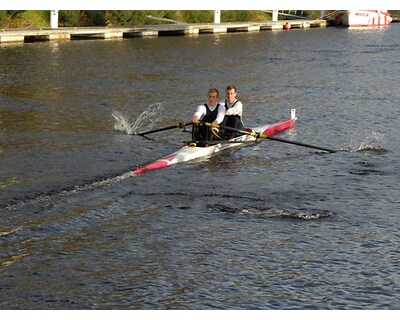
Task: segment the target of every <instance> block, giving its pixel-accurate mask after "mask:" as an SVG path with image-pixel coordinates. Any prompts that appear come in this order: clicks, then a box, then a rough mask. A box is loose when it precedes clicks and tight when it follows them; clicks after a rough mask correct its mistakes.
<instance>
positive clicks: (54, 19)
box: [50, 10, 58, 29]
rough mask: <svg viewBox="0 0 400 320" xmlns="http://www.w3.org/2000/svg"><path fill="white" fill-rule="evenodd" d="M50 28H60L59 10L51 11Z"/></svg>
mask: <svg viewBox="0 0 400 320" xmlns="http://www.w3.org/2000/svg"><path fill="white" fill-rule="evenodd" d="M50 28H52V29H57V28H58V10H50Z"/></svg>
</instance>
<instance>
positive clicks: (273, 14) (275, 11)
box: [272, 10, 278, 22]
mask: <svg viewBox="0 0 400 320" xmlns="http://www.w3.org/2000/svg"><path fill="white" fill-rule="evenodd" d="M272 21H273V22H276V21H278V10H272Z"/></svg>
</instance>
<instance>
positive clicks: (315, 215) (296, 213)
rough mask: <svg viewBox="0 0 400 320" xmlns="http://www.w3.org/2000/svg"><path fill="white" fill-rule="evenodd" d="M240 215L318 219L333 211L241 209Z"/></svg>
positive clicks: (329, 215)
mask: <svg viewBox="0 0 400 320" xmlns="http://www.w3.org/2000/svg"><path fill="white" fill-rule="evenodd" d="M239 214H241V215H252V216H258V217H263V218H283V219H284V218H289V219H300V220H318V219H321V218H328V217H331V216H333V215H334V213H333V212H331V211H328V210H320V209H298V210H297V209H266V210H249V209H243V210H241V211H240V212H239Z"/></svg>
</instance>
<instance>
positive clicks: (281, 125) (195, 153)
mask: <svg viewBox="0 0 400 320" xmlns="http://www.w3.org/2000/svg"><path fill="white" fill-rule="evenodd" d="M296 119H297V118H296V111H295V109H292V113H291V118H290V119H289V120H286V121H282V122H278V123H274V124H268V125H265V126H262V127H256V128H253V129H252V130H253V131H255V132H259V133H262V134H264V135H267V136H272V135H274V134H277V133H280V132H282V131H285V130H287V129H290V128H292V127H293V126H294V123H295V121H296ZM249 130H250V129H249ZM250 132H251V130H250ZM256 140H257V139H256V138H255V137H254V136H252V135H247V134H244V135H242V136H239V137H236V138H233V139H230V140H229V141H222V142H221V143H217V144H214V145H209V146H207V147H196V146H192V145H185V146H183V147H182V148H180V149H179V150H178V151H176V152H174V153H171V154H170V155H168V156H166V157H164V158H161V159H158V160H156V161H154V162H151V163H149V164H147V165H145V166H143V167H139V168H137V169H136V170H133V171H132V174H133V175H138V174H141V173H143V172H145V171H150V170H155V169H161V168H164V167H167V166H170V165H174V164H177V163H180V162H186V161H191V160H194V159H201V158H203V159H206V158H210V157H212V156H213V155H214V154H215V153H217V152H220V151H221V150H224V149H228V148H235V147H236V148H237V147H241V146H243V145H244V143H245V142H251V141H256ZM242 141H243V143H241V142H242Z"/></svg>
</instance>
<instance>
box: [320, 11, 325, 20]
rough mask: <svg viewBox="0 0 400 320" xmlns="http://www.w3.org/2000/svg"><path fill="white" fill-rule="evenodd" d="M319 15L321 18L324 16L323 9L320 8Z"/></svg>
mask: <svg viewBox="0 0 400 320" xmlns="http://www.w3.org/2000/svg"><path fill="white" fill-rule="evenodd" d="M320 17H321V18H323V17H325V10H321V12H320Z"/></svg>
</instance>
